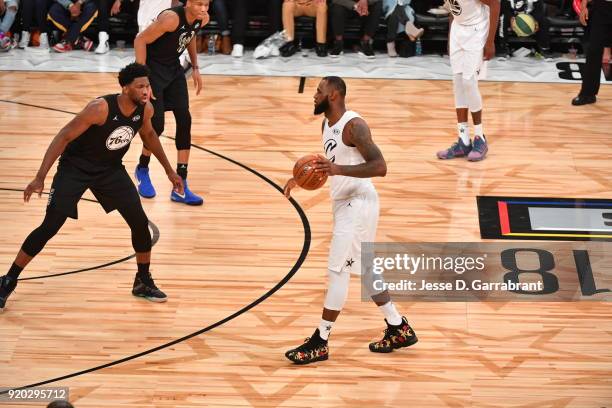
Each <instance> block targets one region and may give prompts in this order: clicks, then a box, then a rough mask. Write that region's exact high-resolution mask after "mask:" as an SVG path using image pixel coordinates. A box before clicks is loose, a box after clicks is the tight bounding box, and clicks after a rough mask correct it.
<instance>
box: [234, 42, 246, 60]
mask: <svg viewBox="0 0 612 408" xmlns="http://www.w3.org/2000/svg"><path fill="white" fill-rule="evenodd" d="M243 54H244V45H242V44H234V48H232V57H234V58H242V55H243Z"/></svg>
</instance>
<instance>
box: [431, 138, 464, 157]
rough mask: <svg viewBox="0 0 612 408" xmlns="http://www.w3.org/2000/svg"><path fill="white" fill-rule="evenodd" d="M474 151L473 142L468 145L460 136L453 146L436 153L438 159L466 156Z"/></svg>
mask: <svg viewBox="0 0 612 408" xmlns="http://www.w3.org/2000/svg"><path fill="white" fill-rule="evenodd" d="M471 151H472V143H470V144H469V145H466V144H464V143H463V141H462V140H461V138H459V139H458V140H457V141H456V142H455V143H453V145H452V146H451V147H449V148H448V149H444V150H440V151H439V152H438V153H436V155H437V156H438V159H443V160H448V159H454V158H455V157H465V156H467V155H469V154H470V152H471Z"/></svg>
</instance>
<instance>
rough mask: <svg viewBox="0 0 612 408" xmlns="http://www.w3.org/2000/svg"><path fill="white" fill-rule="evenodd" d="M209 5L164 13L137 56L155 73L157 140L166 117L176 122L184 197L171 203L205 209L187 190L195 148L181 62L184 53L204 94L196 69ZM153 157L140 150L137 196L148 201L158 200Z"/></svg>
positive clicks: (138, 45) (202, 0) (142, 38)
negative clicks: (152, 172) (191, 151)
mask: <svg viewBox="0 0 612 408" xmlns="http://www.w3.org/2000/svg"><path fill="white" fill-rule="evenodd" d="M208 4H209V0H187V3H186V4H185V6H178V7H173V8H170V9H167V10H164V11H162V12H161V13H160V14H159V16H158V17H157V20H155V22H153V23H152V24H151V25H150V26H149V27H147V29H146V30H144V31H143V32H142V33H140V34H138V36H136V39H135V40H134V50H135V51H136V62H138V63H140V64H145V63H146V64H147V66H148V67H149V68H150V69H151V77H150V78H151V90H152V92H153V96H152V97H151V103H152V104H153V107H154V108H155V114H154V115H153V127H154V128H155V131H156V132H157V134H158V135H161V134H162V133H163V131H164V112H165V111H172V113H174V119H175V121H176V138H175V145H176V150H177V156H178V159H177V169H176V171H177V173H178V174H179V175H180V176H181V177H182V178H183V184H184V186H185V192H184V194H178V193H177V192H176V191H173V192H172V193H171V195H170V199H171V200H172V201H176V202H179V203H184V204H188V205H202V204H203V203H204V200H203V199H202V197H199V196H198V195H196V194H194V193H192V192H191V190H190V189H189V187H188V186H187V164H188V162H189V149H190V148H191V114H190V113H189V94H188V92H187V80H186V78H185V73H184V71H183V67H182V66H181V63H180V61H179V57H180V55H181V54H182V53H183V51H184V50H185V49H187V50H188V52H189V58H190V60H191V63H192V64H193V74H192V76H193V83H194V85H195V89H196V95H199V94H200V91H201V90H202V78H201V76H200V72H199V67H198V54H197V50H196V41H195V36H196V34H197V32H198V30H199V29H200V28H202V27H203V26H204V25H206V24H208V21H209V16H208ZM150 160H151V152H150V151H149V150H147V149H143V150H142V154H141V156H140V160H139V163H138V167H136V178H137V179H138V192H139V193H140V195H141V196H143V197H145V198H152V197H155V188H154V187H153V184H152V183H151V179H150V178H149V161H150Z"/></svg>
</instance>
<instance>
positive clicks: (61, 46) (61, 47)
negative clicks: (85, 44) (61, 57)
mask: <svg viewBox="0 0 612 408" xmlns="http://www.w3.org/2000/svg"><path fill="white" fill-rule="evenodd" d="M53 51H55V52H60V53H63V52H69V51H72V44H70V43H69V42H68V41H64V40H63V41H60V42H58V43H57V44H55V45H54V46H53Z"/></svg>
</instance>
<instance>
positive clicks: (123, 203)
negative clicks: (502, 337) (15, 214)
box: [47, 160, 142, 219]
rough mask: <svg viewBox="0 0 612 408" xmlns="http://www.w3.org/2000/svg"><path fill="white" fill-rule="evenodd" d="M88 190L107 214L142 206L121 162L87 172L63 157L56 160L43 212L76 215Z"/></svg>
mask: <svg viewBox="0 0 612 408" xmlns="http://www.w3.org/2000/svg"><path fill="white" fill-rule="evenodd" d="M87 189H90V190H91V192H92V193H93V195H94V196H95V197H96V199H97V200H98V201H99V202H100V204H101V205H102V208H104V211H106V212H107V213H109V212H111V211H113V210H115V209H117V208H124V207H128V206H129V207H133V206H139V207H142V204H141V202H140V197H139V196H138V191H137V190H136V187H135V186H134V183H133V182H132V179H131V178H130V176H129V175H128V173H127V171H125V167H123V165H121V166H118V167H113V168H109V169H108V170H107V171H104V172H95V173H89V172H86V171H84V170H83V169H81V168H79V167H76V166H75V165H73V164H72V163H70V162H69V161H66V160H62V161H60V164H59V166H58V167H57V173H55V176H54V177H53V184H51V190H50V191H49V201H48V202H47V211H48V210H49V209H53V210H56V211H58V212H60V213H61V214H64V215H66V216H67V217H70V218H74V219H76V218H78V212H77V204H78V202H79V200H80V199H81V197H82V196H83V193H85V190H87Z"/></svg>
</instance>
